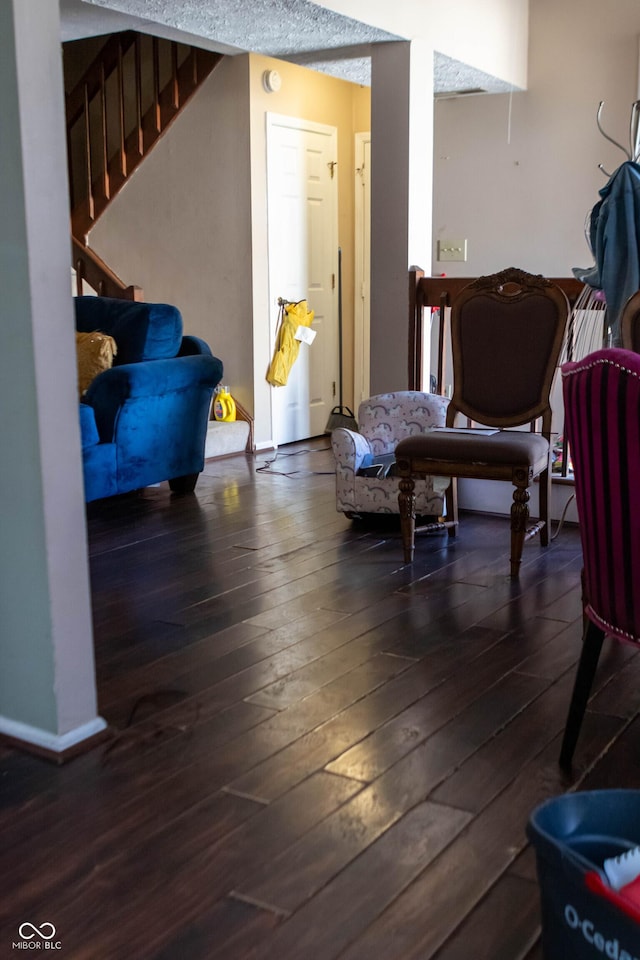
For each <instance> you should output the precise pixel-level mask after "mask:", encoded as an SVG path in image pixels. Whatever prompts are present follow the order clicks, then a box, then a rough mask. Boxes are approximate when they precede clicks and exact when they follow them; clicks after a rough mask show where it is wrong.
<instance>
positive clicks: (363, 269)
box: [353, 132, 371, 411]
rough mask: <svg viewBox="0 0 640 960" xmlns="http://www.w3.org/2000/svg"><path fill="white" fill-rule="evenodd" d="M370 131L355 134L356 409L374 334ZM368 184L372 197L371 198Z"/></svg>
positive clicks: (364, 392)
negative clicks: (371, 312)
mask: <svg viewBox="0 0 640 960" xmlns="http://www.w3.org/2000/svg"><path fill="white" fill-rule="evenodd" d="M367 143H368V144H371V134H370V133H368V132H367V133H356V134H355V147H354V157H355V165H354V166H355V169H354V213H355V238H354V277H353V280H354V283H353V299H354V303H353V403H354V407H355V410H356V411H357V409H358V406H359V404H360V402H361V401H362V400H365V399H367V397H369V396H370V369H371V335H370V317H369V291H370V289H371V286H370V280H371V261H370V257H369V258H367V251H370V249H371V193H370V191H371V180H370V177H371V171H370V170H367V169H366V166H365V152H364V151H365V146H366V144H367ZM367 186H368V188H369V197H368V202H367V196H366V191H367Z"/></svg>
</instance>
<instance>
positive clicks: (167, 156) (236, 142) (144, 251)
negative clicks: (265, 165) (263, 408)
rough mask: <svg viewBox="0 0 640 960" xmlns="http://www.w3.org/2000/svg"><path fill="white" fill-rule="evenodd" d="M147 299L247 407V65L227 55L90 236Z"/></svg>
mask: <svg viewBox="0 0 640 960" xmlns="http://www.w3.org/2000/svg"><path fill="white" fill-rule="evenodd" d="M90 243H91V246H92V247H93V248H94V249H95V250H96V252H97V253H98V254H99V255H100V256H101V257H102V258H103V259H104V260H105V261H106V262H107V263H108V264H109V266H110V267H111V268H112V269H113V270H115V272H116V273H117V274H118V275H119V276H120V277H121V278H122V279H123V280H124V281H125V282H126V283H136V284H138V285H139V286H141V287H142V288H143V290H144V295H145V298H146V299H147V300H154V301H160V302H168V303H175V304H176V305H177V306H179V307H180V310H181V311H182V315H183V318H184V327H185V331H186V332H187V333H192V334H196V335H198V336H200V337H203V339H205V340H206V341H207V342H208V343H209V345H210V347H211V349H212V351H213V353H214V354H215V355H216V356H219V357H220V358H221V359H222V361H223V363H224V368H225V372H224V380H225V383H228V384H229V385H230V387H231V389H232V391H233V392H234V395H235V396H236V397H237V398H238V399H239V400H240V402H241V403H243V404H244V405H245V406H247V407H248V408H249V409H251V408H252V405H253V403H252V383H253V357H252V348H251V315H252V305H251V280H250V275H251V214H250V169H249V58H248V57H247V56H239V57H227V58H225V59H224V60H223V61H222V62H221V63H220V64H219V65H218V67H217V68H216V69H215V70H214V72H213V73H212V74H211V76H210V77H209V78H208V79H207V80H206V82H205V83H204V85H203V86H202V87H201V89H200V90H199V91H198V92H197V93H196V95H195V96H194V98H193V100H192V102H191V103H190V104H189V105H188V106H187V108H186V109H185V110H184V111H183V112H182V113H181V114H180V116H179V117H178V118H177V119H176V121H175V122H174V124H173V125H172V126H171V127H170V128H169V130H168V131H167V132H166V134H165V135H164V136H163V137H162V138H161V139H160V140H159V141H158V143H157V144H156V146H155V147H154V149H153V150H152V151H151V153H150V154H149V155H148V156H147V157H146V158H145V160H144V163H142V164H141V166H140V168H139V169H138V170H137V171H136V172H135V174H134V175H133V176H132V178H131V180H130V181H129V182H128V183H127V184H126V186H125V187H124V189H123V190H122V192H121V193H120V194H119V195H118V196H117V197H116V198H115V200H114V201H113V203H112V204H111V205H110V206H109V208H108V209H107V211H106V212H105V213H104V215H103V216H102V218H101V219H100V220H99V221H98V223H97V224H96V226H95V227H94V229H93V230H92V231H91V235H90Z"/></svg>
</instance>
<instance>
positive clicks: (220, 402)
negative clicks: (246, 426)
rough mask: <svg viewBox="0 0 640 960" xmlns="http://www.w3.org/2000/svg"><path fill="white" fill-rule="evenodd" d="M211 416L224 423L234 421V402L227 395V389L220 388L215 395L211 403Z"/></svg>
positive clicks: (229, 395)
mask: <svg viewBox="0 0 640 960" xmlns="http://www.w3.org/2000/svg"><path fill="white" fill-rule="evenodd" d="M213 416H214V418H215V419H216V420H220V421H223V422H224V423H229V422H230V421H233V420H235V419H236V402H235V400H234V399H233V397H232V396H231V394H230V393H229V387H221V389H220V390H219V391H218V393H217V394H216V396H215V399H214V401H213Z"/></svg>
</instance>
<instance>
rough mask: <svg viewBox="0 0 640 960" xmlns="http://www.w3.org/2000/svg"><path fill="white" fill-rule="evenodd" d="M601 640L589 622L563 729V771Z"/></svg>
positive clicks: (568, 762)
mask: <svg viewBox="0 0 640 960" xmlns="http://www.w3.org/2000/svg"><path fill="white" fill-rule="evenodd" d="M603 640H604V633H603V631H602V630H601V629H600V628H599V627H596V625H595V623H592V622H591V620H589V621H588V623H587V629H586V630H585V633H584V639H583V643H582V654H581V656H580V663H579V664H578V672H577V673H576V680H575V684H574V687H573V694H572V696H571V704H570V706H569V713H568V715H567V722H566V725H565V728H564V737H563V739H562V748H561V750H560V766H561V767H562V768H563V769H564V770H569V769H570V768H571V761H572V759H573V752H574V750H575V748H576V743H577V742H578V736H579V734H580V728H581V726H582V720H583V718H584V714H585V710H586V709H587V703H588V701H589V694H590V693H591V687H592V686H593V678H594V677H595V675H596V667H597V666H598V659H599V657H600V651H601V650H602V641H603Z"/></svg>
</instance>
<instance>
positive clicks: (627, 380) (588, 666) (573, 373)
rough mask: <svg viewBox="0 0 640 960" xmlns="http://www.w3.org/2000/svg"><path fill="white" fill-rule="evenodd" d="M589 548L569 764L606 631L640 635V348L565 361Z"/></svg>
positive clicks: (568, 418) (565, 751) (566, 746)
mask: <svg viewBox="0 0 640 960" xmlns="http://www.w3.org/2000/svg"><path fill="white" fill-rule="evenodd" d="M562 387H563V393H564V404H565V428H566V432H567V436H568V439H569V445H570V450H571V456H572V459H573V467H574V471H575V484H576V502H577V507H578V518H579V520H580V535H581V538H582V551H583V555H584V570H583V604H584V623H585V630H584V638H583V647H582V655H581V657H580V662H579V664H578V672H577V675H576V680H575V686H574V689H573V695H572V698H571V705H570V707H569V715H568V717H567V724H566V727H565V732H564V739H563V742H562V749H561V752H560V764H561V765H562V766H563V767H569V766H570V765H571V760H572V757H573V752H574V749H575V746H576V743H577V740H578V736H579V733H580V727H581V726H582V719H583V717H584V712H585V710H586V706H587V701H588V699H589V694H590V691H591V686H592V683H593V678H594V676H595V672H596V667H597V665H598V658H599V656H600V651H601V649H602V642H603V640H604V638H605V636H609V637H613V638H614V639H616V640H621V641H623V642H625V643H640V355H638V354H637V353H632V352H630V351H628V350H622V349H618V348H611V349H607V350H598V351H597V352H596V353H592V354H589V356H587V357H585V358H584V359H583V360H580V361H579V362H577V363H565V364H564V366H563V367H562Z"/></svg>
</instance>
